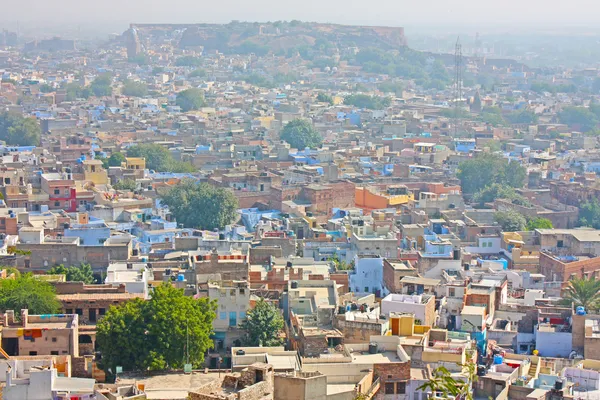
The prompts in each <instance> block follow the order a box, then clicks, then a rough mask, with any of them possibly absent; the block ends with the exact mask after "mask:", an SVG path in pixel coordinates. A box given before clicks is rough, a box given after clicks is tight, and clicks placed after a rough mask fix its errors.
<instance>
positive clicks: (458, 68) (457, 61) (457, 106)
mask: <svg viewBox="0 0 600 400" xmlns="http://www.w3.org/2000/svg"><path fill="white" fill-rule="evenodd" d="M454 75H455V76H454V79H455V81H454V136H458V130H459V126H460V125H461V123H462V118H461V113H462V96H463V93H462V92H463V90H462V89H463V88H462V45H461V44H460V37H459V38H457V39H456V47H455V50H454Z"/></svg>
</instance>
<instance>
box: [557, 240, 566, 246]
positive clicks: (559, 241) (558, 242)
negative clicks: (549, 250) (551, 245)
mask: <svg viewBox="0 0 600 400" xmlns="http://www.w3.org/2000/svg"><path fill="white" fill-rule="evenodd" d="M564 244H565V243H564V242H563V241H562V240H557V241H556V247H563V246H564Z"/></svg>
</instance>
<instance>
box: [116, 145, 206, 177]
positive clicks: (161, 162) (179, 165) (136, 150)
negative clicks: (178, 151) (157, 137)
mask: <svg viewBox="0 0 600 400" xmlns="http://www.w3.org/2000/svg"><path fill="white" fill-rule="evenodd" d="M127 156H129V157H142V158H144V159H145V160H146V168H148V169H151V170H154V171H159V172H177V173H183V172H195V171H196V168H194V166H193V165H192V164H190V163H187V162H182V161H177V160H175V159H174V158H173V156H172V155H171V153H170V152H169V150H167V149H165V148H164V147H162V146H161V145H158V144H154V143H141V144H137V145H135V146H132V147H130V148H129V149H128V150H127Z"/></svg>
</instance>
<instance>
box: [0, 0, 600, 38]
mask: <svg viewBox="0 0 600 400" xmlns="http://www.w3.org/2000/svg"><path fill="white" fill-rule="evenodd" d="M1 3H2V7H1V10H2V13H1V14H0V27H2V26H3V27H5V28H12V29H14V27H15V26H16V25H17V21H19V25H20V26H22V27H28V26H29V27H31V26H33V27H40V28H42V27H50V26H61V27H63V28H78V29H86V28H91V27H94V28H98V27H105V28H107V29H110V30H112V29H114V30H116V31H119V30H121V29H122V30H125V28H126V27H127V24H128V23H130V22H137V23H150V22H152V23H158V22H162V23H199V22H210V23H226V22H229V21H231V20H242V21H276V20H292V19H299V20H303V21H318V22H333V23H341V24H361V25H388V26H404V27H407V28H410V27H413V28H419V27H467V26H468V27H474V28H480V29H483V30H485V28H486V27H487V28H490V29H491V28H504V29H518V30H527V29H528V28H531V29H536V28H556V29H557V30H559V29H567V28H568V29H573V28H582V27H593V26H594V25H596V24H597V19H598V16H600V2H598V1H592V0H570V1H564V0H502V1H498V0H302V1H290V0H280V1H275V0H252V1H247V0H246V1H244V0H218V1H206V0H100V1H97V0H96V1H92V0H2V1H1ZM122 30H121V31H122Z"/></svg>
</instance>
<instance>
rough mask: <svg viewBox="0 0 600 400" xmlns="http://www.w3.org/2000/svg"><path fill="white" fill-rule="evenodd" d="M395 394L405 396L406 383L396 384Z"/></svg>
mask: <svg viewBox="0 0 600 400" xmlns="http://www.w3.org/2000/svg"><path fill="white" fill-rule="evenodd" d="M396 394H406V382H398V383H396Z"/></svg>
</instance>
